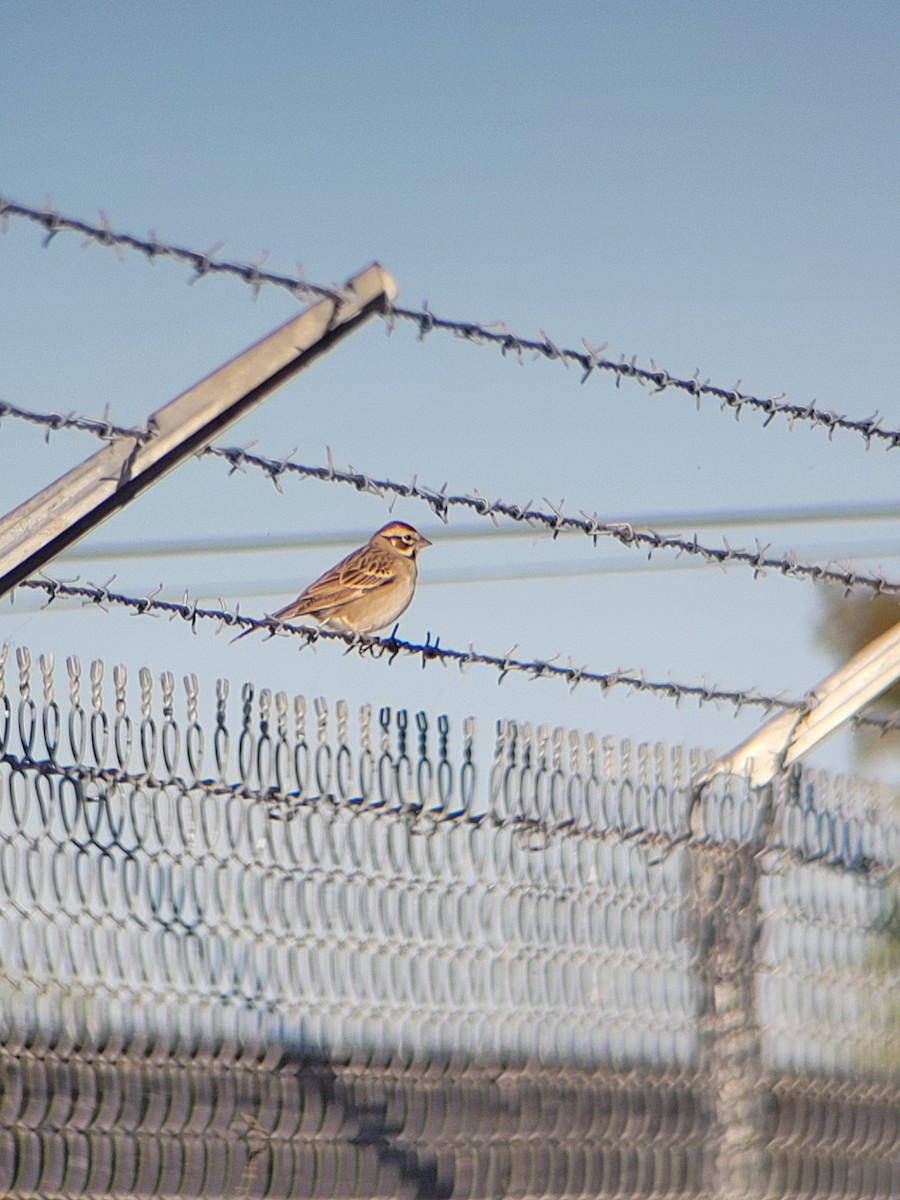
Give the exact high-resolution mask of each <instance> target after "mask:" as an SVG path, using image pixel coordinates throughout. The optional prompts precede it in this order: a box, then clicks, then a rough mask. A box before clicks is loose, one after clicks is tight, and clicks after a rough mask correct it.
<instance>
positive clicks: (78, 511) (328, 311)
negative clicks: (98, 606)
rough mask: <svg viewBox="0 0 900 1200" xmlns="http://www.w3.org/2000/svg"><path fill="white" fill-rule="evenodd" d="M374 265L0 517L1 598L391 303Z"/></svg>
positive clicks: (387, 281)
mask: <svg viewBox="0 0 900 1200" xmlns="http://www.w3.org/2000/svg"><path fill="white" fill-rule="evenodd" d="M396 291H397V289H396V285H395V284H394V281H393V279H392V278H391V277H390V275H389V274H388V273H387V272H386V271H385V270H384V269H383V268H382V267H380V266H378V265H377V264H374V265H373V266H370V267H368V268H367V269H366V270H364V271H361V272H360V273H359V274H358V275H355V276H353V278H352V279H350V280H349V281H348V282H347V284H346V285H345V287H344V288H343V289H342V290H341V292H340V293H339V294H336V295H335V298H334V299H331V298H327V299H323V300H320V301H319V302H318V303H316V304H314V305H312V306H311V307H310V308H308V309H306V310H305V311H304V312H302V313H300V315H299V316H297V317H293V318H292V319H291V320H290V321H288V322H286V324H284V325H282V326H281V327H280V328H279V329H276V330H275V331H274V332H273V333H270V334H269V335H268V336H267V337H264V338H263V339H262V340H261V341H259V342H257V343H256V344H255V345H253V346H251V347H250V348H249V349H248V350H245V351H244V352H243V353H242V354H239V355H238V356H237V357H236V358H233V359H231V361H230V362H227V363H225V365H224V366H221V367H219V368H218V370H216V371H213V373H212V374H211V375H208V376H207V377H206V378H205V379H203V380H201V381H200V382H199V383H197V384H195V385H194V386H193V387H192V388H190V389H189V390H188V391H186V392H183V393H182V394H181V395H180V396H178V397H177V398H176V399H174V400H172V401H170V402H169V403H168V404H166V405H164V407H162V408H160V409H159V410H158V411H157V412H155V413H153V414H152V415H151V417H150V418H149V420H148V421H147V426H146V429H145V431H143V433H142V434H141V435H140V436H139V437H115V438H113V439H112V440H111V441H110V443H109V445H108V446H105V447H104V448H103V449H102V450H99V451H98V452H97V453H96V454H93V455H91V457H90V458H88V459H86V460H85V461H84V462H83V463H81V464H80V465H79V466H77V467H75V468H73V470H71V471H68V472H67V473H66V474H65V475H63V476H62V477H61V478H59V479H57V480H56V482H55V483H52V484H50V486H49V487H46V488H44V489H43V491H40V492H38V493H37V495H35V496H32V498H31V499H30V500H26V501H25V503H24V504H20V505H19V507H18V508H16V509H14V510H13V511H12V512H11V513H8V514H7V516H5V517H3V518H2V520H0V596H2V595H3V594H5V593H6V592H8V591H9V590H10V589H11V588H13V587H15V585H16V584H17V583H19V582H20V581H21V580H22V579H24V578H26V576H28V575H30V574H32V573H33V572H34V571H35V570H37V569H38V568H39V567H41V566H43V565H44V564H45V563H47V562H49V561H50V560H51V559H53V558H55V556H56V555H57V554H59V552H60V551H61V550H64V549H65V547H66V546H69V545H71V544H72V542H75V541H77V540H78V539H79V538H81V537H83V536H84V535H85V534H86V533H88V532H89V531H90V530H92V529H94V528H95V527H96V526H97V525H99V524H100V523H101V522H102V521H104V520H106V518H107V517H109V516H110V515H111V514H112V513H114V512H116V511H117V510H118V509H120V508H124V506H125V505H126V504H128V503H129V502H130V501H131V500H133V499H134V497H135V496H137V495H139V494H140V493H141V492H143V491H144V490H145V489H146V488H148V487H150V486H151V485H152V484H154V483H155V482H156V481H157V480H158V479H159V478H160V477H161V476H162V475H165V474H166V473H167V472H168V471H171V470H172V469H173V468H174V467H176V466H178V464H179V463H181V462H183V461H184V459H186V458H189V457H190V456H191V455H192V454H194V453H196V451H198V450H201V449H202V448H203V447H204V446H206V445H207V444H208V443H209V442H210V441H211V440H212V439H213V438H214V437H215V436H216V435H217V434H219V433H220V432H221V431H222V430H223V429H225V428H227V427H228V426H229V425H231V424H232V423H233V422H234V421H236V420H238V418H240V417H242V416H244V415H245V414H246V413H247V412H249V411H250V409H252V408H254V407H255V406H256V405H257V404H259V403H261V402H262V401H263V400H264V399H265V398H266V397H267V396H268V395H269V394H270V393H271V392H273V391H274V390H275V389H276V388H278V387H280V386H281V384H283V383H285V382H286V381H287V380H288V379H290V378H291V377H292V376H294V375H296V374H297V372H298V371H301V370H303V368H304V367H306V366H308V365H309V364H310V363H311V362H313V360H314V359H316V358H317V357H318V356H319V355H320V354H323V353H324V352H325V351H327V350H330V349H331V347H332V346H334V345H335V343H336V342H338V341H339V340H340V339H341V338H342V337H345V336H346V335H347V334H348V333H351V332H352V331H353V330H354V329H355V328H356V327H357V326H358V325H360V324H361V323H362V322H363V321H365V320H367V319H368V318H369V317H371V316H372V315H373V314H374V313H377V312H382V311H384V309H385V307H386V306H387V305H388V304H389V303H390V302H391V301H393V299H394V298H395V296H396Z"/></svg>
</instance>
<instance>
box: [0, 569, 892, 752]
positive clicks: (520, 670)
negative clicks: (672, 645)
mask: <svg viewBox="0 0 900 1200" xmlns="http://www.w3.org/2000/svg"><path fill="white" fill-rule="evenodd" d="M114 579H115V576H113V578H112V579H110V580H108V581H107V583H105V584H95V583H90V582H87V583H84V584H80V583H76V582H67V581H63V580H59V579H53V578H51V577H50V576H48V575H46V574H43V575H42V576H41V577H40V578H35V579H26V580H23V581H22V582H21V583H20V584H18V585H17V586H18V587H22V588H30V589H33V590H37V591H43V592H44V593H45V594H46V596H47V605H50V604H52V603H53V601H54V600H57V599H59V598H60V597H69V598H72V599H80V600H83V601H85V603H87V604H96V605H98V606H99V607H101V608H105V607H106V606H107V605H116V606H121V607H124V608H130V609H131V610H132V611H133V613H134V614H135V615H138V616H148V615H160V616H162V615H166V616H168V617H169V618H170V619H175V618H180V619H181V620H183V621H186V622H187V623H188V624H189V625H190V626H191V628H192V629H193V630H195V631H196V626H197V622H198V621H215V622H217V623H218V625H219V629H220V630H221V629H223V628H229V629H240V630H242V631H249V630H260V631H265V632H268V633H270V634H272V635H275V634H289V635H291V636H296V637H300V638H302V639H303V640H304V643H305V645H307V646H311V645H315V643H316V642H318V641H319V640H320V639H321V640H325V641H336V642H343V643H344V645H345V646H346V647H347V650H346V653H350V651H355V652H356V653H357V654H359V655H360V656H361V657H362V656H369V657H371V658H376V659H386V660H387V662H388V664H391V663H393V662H394V660H395V659H396V658H398V657H401V656H402V657H405V658H418V659H419V660H420V661H421V664H422V666H423V667H425V666H426V665H427V664H428V663H429V662H440V663H442V664H443V665H445V666H446V665H450V664H452V665H455V666H457V667H459V669H460V671H464V670H465V668H466V667H470V666H484V667H490V668H492V669H493V670H495V671H496V672H497V674H498V679H497V682H498V683H502V682H503V680H504V679H505V678H506V677H507V676H508V675H511V674H521V675H525V676H527V677H528V678H529V679H558V680H561V681H562V682H564V683H566V684H568V686H569V689H570V691H574V690H575V688H576V687H578V686H579V685H580V684H583V683H585V684H592V685H594V686H597V687H599V688H600V689H601V691H603V692H606V691H609V690H611V689H612V688H618V687H624V688H627V689H629V690H630V691H633V692H641V693H647V694H650V695H655V696H662V697H665V698H666V699H669V700H674V701H675V702H676V704H678V703H680V702H681V701H682V700H696V701H697V703H698V704H699V705H701V706H702V705H703V704H709V703H716V702H719V701H721V702H723V703H727V704H731V705H733V706H734V707H735V708H736V709H737V710H738V711H740V710H741V709H742V708H744V707H757V708H763V709H765V710H767V711H771V710H773V709H777V710H793V711H796V712H801V713H802V712H805V711H807V710H808V709H809V707H810V704H811V702H812V697H807V698H805V699H799V700H798V699H791V698H787V697H784V696H776V695H771V694H767V693H765V692H761V691H758V690H756V689H749V688H747V689H745V688H720V687H718V686H716V685H714V684H707V683H678V682H676V681H675V680H672V679H669V680H665V681H654V680H649V679H647V678H646V677H645V676H644V674H643V672H636V671H630V670H615V671H606V672H602V671H592V670H589V669H588V668H587V667H584V666H576V665H575V664H574V663H573V662H572V661H571V659H570V660H569V662H568V664H566V665H563V664H561V663H559V662H558V661H556V660H557V659H558V658H559V657H560V656H559V655H554V656H553V657H552V658H549V659H531V660H529V659H522V658H516V657H514V651H515V649H516V647H515V646H513V647H511V648H510V650H508V651H507V653H506V654H502V655H501V654H483V653H481V652H480V651H477V650H476V649H475V648H474V646H473V645H471V643H470V645H469V647H468V649H466V650H458V649H452V648H450V647H446V646H442V645H441V644H440V638H439V637H438V638H435V639H434V640H433V641H432V639H431V635H430V634H429V635H428V636H427V637H426V640H425V642H424V643H419V642H407V641H404V640H403V639H401V638H398V637H397V636H396V626H395V629H394V632H393V633H392V634H391V635H390V636H389V637H381V638H378V637H367V636H364V635H362V634H358V633H357V634H349V633H338V632H335V631H332V630H328V629H316V628H313V627H311V626H308V625H294V624H291V623H289V622H286V621H280V620H278V619H277V618H275V617H269V616H267V617H247V616H243V615H242V614H241V613H240V611H238V610H237V609H235V610H230V609H227V608H225V606H224V604H222V601H220V602H219V603H220V604H221V605H222V607H220V608H208V607H201V605H200V604H199V603H198V602H197V601H196V600H191V599H190V598H189V597H188V595H187V593H185V597H184V599H183V600H182V601H177V600H162V599H160V598H159V593H160V591H161V590H162V586H161V585H160V587H159V588H158V589H157V590H156V591H155V592H153V593H151V594H150V595H147V596H128V595H125V594H123V593H121V592H113V591H111V590H110V584H111V583H112V582H113V580H114ZM857 723H861V724H865V725H874V726H877V727H878V728H879V729H881V730H882V732H883V733H888V732H893V731H894V730H896V729H898V728H900V714H898V715H897V716H895V717H894V716H883V715H878V714H875V715H871V716H859V717H857V718H854V724H857Z"/></svg>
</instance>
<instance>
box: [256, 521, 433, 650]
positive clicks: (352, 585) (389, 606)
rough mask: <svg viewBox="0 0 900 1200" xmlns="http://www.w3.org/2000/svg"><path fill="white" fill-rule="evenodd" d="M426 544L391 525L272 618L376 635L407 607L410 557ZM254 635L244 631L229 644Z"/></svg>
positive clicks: (412, 582)
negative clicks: (303, 619)
mask: <svg viewBox="0 0 900 1200" xmlns="http://www.w3.org/2000/svg"><path fill="white" fill-rule="evenodd" d="M430 545H431V542H429V540H428V538H425V537H423V536H422V535H421V534H420V533H417V532H416V530H415V529H413V527H412V526H411V525H406V524H405V523H404V522H403V521H391V522H390V524H388V525H385V526H384V528H382V529H379V530H378V532H377V533H373V534H372V536H371V538H370V539H369V540H368V541H367V542H366V544H365V545H364V546H360V548H359V549H358V550H354V551H353V553H352V554H348V555H347V557H346V558H344V559H341V561H340V562H339V563H337V564H336V565H335V566H333V567H332V568H331V570H329V571H326V572H325V574H324V575H321V576H320V577H319V578H318V579H317V580H315V582H313V583H311V584H310V585H309V587H308V588H306V590H305V591H303V592H301V593H300V595H299V596H298V597H297V599H296V600H294V601H292V602H291V603H290V604H288V605H286V606H285V607H284V608H282V609H279V611H278V612H276V613H273V614H272V615H273V616H274V617H277V618H278V619H279V620H281V621H293V620H295V619H297V618H301V617H309V618H310V619H311V620H313V621H315V622H316V624H318V625H321V626H322V627H323V628H325V629H333V630H336V631H338V632H340V633H364V634H369V633H377V631H378V630H379V629H384V628H385V627H386V626H388V625H390V624H392V623H393V622H394V621H396V620H397V618H398V617H399V616H400V615H401V614H402V613H404V612H405V611H406V609H407V608H408V607H409V605H410V602H411V601H412V598H413V594H414V593H415V590H416V556H417V555H418V553H419V551H420V550H424V549H425V547H426V546H430ZM254 632H256V631H255V630H253V629H245V630H244V632H243V633H239V634H238V635H237V637H236V638H233V639H232V641H235V642H236V641H239V640H240V638H242V637H246V636H247V634H248V633H254Z"/></svg>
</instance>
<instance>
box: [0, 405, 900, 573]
mask: <svg viewBox="0 0 900 1200" xmlns="http://www.w3.org/2000/svg"><path fill="white" fill-rule="evenodd" d="M3 417H15V418H16V419H18V420H23V421H27V422H30V423H31V424H35V425H39V426H42V427H44V428H46V430H47V436H48V437H49V435H50V433H51V432H56V431H58V430H63V429H71V430H77V431H79V432H82V433H90V434H92V435H93V436H94V437H97V438H100V439H101V440H102V441H107V440H109V439H111V438H115V437H126V438H135V439H136V440H143V439H145V438H146V437H148V436H149V435H148V433H147V431H146V430H143V429H136V428H129V427H127V426H122V425H116V424H114V423H113V422H111V421H110V420H109V416H108V414H104V416H103V417H86V416H79V415H77V414H68V415H64V414H63V413H59V412H52V413H38V412H33V411H31V410H29V409H25V408H21V407H20V406H18V405H14V404H10V403H8V402H6V401H2V400H0V420H2V419H3ZM198 457H201V458H202V457H213V458H220V459H222V460H224V461H225V462H227V463H228V464H229V467H230V468H231V471H232V472H234V471H238V470H242V469H243V468H244V467H252V468H253V469H254V470H258V471H261V472H262V473H263V474H264V475H265V476H266V477H267V478H268V479H270V480H271V481H272V483H273V484H274V486H275V487H276V488H277V489H278V490H279V491H281V490H282V488H281V480H282V479H283V478H284V477H285V476H294V477H296V478H298V479H314V480H317V481H319V482H324V483H342V484H347V485H349V486H350V487H353V488H354V489H355V490H356V491H358V492H367V493H369V494H370V495H373V496H378V497H383V496H385V495H390V496H396V497H399V498H402V499H408V500H418V501H420V502H422V503H424V504H426V505H427V506H428V507H429V508H430V509H431V511H432V512H433V513H434V514H435V515H436V516H437V517H439V518H440V519H441V520H442V521H444V522H445V523H446V522H447V521H448V520H449V513H450V511H451V510H452V509H456V508H461V509H463V510H465V511H467V512H472V513H475V514H476V515H477V516H479V517H482V518H485V519H488V520H491V521H493V523H494V524H495V525H497V518H498V517H501V518H503V519H505V520H509V521H513V522H515V523H517V524H524V525H527V526H528V527H529V528H532V529H537V530H542V531H545V532H547V533H550V534H552V535H553V537H558V536H560V535H561V534H569V533H579V534H583V535H585V536H587V537H589V538H591V539H592V541H593V542H594V544H595V545H596V543H597V542H598V540H599V539H601V538H611V539H613V540H614V541H617V542H619V543H620V544H621V545H623V546H625V547H626V548H628V549H633V550H641V551H642V552H644V553H646V554H647V555H648V557H649V556H650V555H652V554H654V553H656V552H659V551H672V552H674V553H675V554H676V555H682V554H686V555H689V556H691V557H696V558H700V559H702V560H703V562H705V563H707V564H708V565H710V566H718V567H727V566H731V565H736V566H739V567H749V568H750V570H751V571H752V572H753V575H754V578H761V577H764V576H765V575H766V574H767V572H769V571H775V572H777V573H779V574H780V575H783V576H785V577H786V578H789V579H806V580H810V581H812V582H814V583H829V584H835V585H837V586H839V587H841V588H842V589H843V590H844V592H845V593H850V592H853V591H860V590H864V591H868V592H874V593H875V594H876V595H881V596H900V583H898V582H895V581H893V580H890V579H888V578H887V577H886V576H884V575H883V574H881V573H879V572H872V573H869V574H867V573H865V572H860V571H854V570H852V569H851V568H850V567H849V566H842V565H840V564H839V563H836V562H829V563H827V564H824V565H823V564H822V563H814V562H803V561H802V560H800V559H799V558H798V557H797V555H796V554H795V553H794V552H793V551H789V552H788V553H786V554H782V555H776V554H770V553H769V547H768V546H767V545H763V544H762V543H761V542H759V540H757V544H756V548H755V549H754V550H745V549H736V548H734V547H732V546H729V545H727V544H724V545H722V546H707V545H704V544H703V543H701V542H700V541H699V540H698V538H697V536H696V534H695V535H694V536H693V537H692V538H686V537H682V536H680V535H666V534H661V533H657V532H656V531H655V530H653V529H649V528H639V527H636V526H635V525H632V524H631V523H630V522H629V521H624V520H618V521H603V520H601V518H600V516H599V515H598V514H597V513H593V514H589V513H586V512H584V511H582V512H580V513H579V514H578V515H577V516H571V515H569V514H565V513H563V504H562V503H560V504H559V505H550V509H549V510H545V509H539V508H535V507H533V505H532V504H531V503H530V502H529V503H528V504H526V505H521V504H510V503H507V502H506V501H503V500H489V499H488V498H487V497H486V496H484V495H482V494H481V492H480V491H478V490H477V489H475V490H474V491H472V492H470V493H469V494H467V495H453V494H450V493H448V492H447V491H446V489H443V488H431V487H427V486H425V485H423V484H420V483H419V482H418V480H417V478H416V479H413V481H412V482H411V483H398V482H396V481H394V480H391V479H379V478H377V477H375V476H372V475H369V474H367V473H366V472H363V471H357V470H355V469H354V468H353V467H348V468H347V469H346V470H342V469H340V468H338V467H335V465H334V463H333V461H331V457H330V454H329V462H328V465H327V466H308V465H306V464H303V463H298V462H295V461H293V460H292V459H291V458H290V457H289V456H285V457H283V458H272V457H268V456H266V455H262V454H255V453H251V452H250V450H249V449H247V448H244V447H239V446H206V447H205V448H204V449H202V450H200V451H198ZM548 504H549V501H548Z"/></svg>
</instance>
